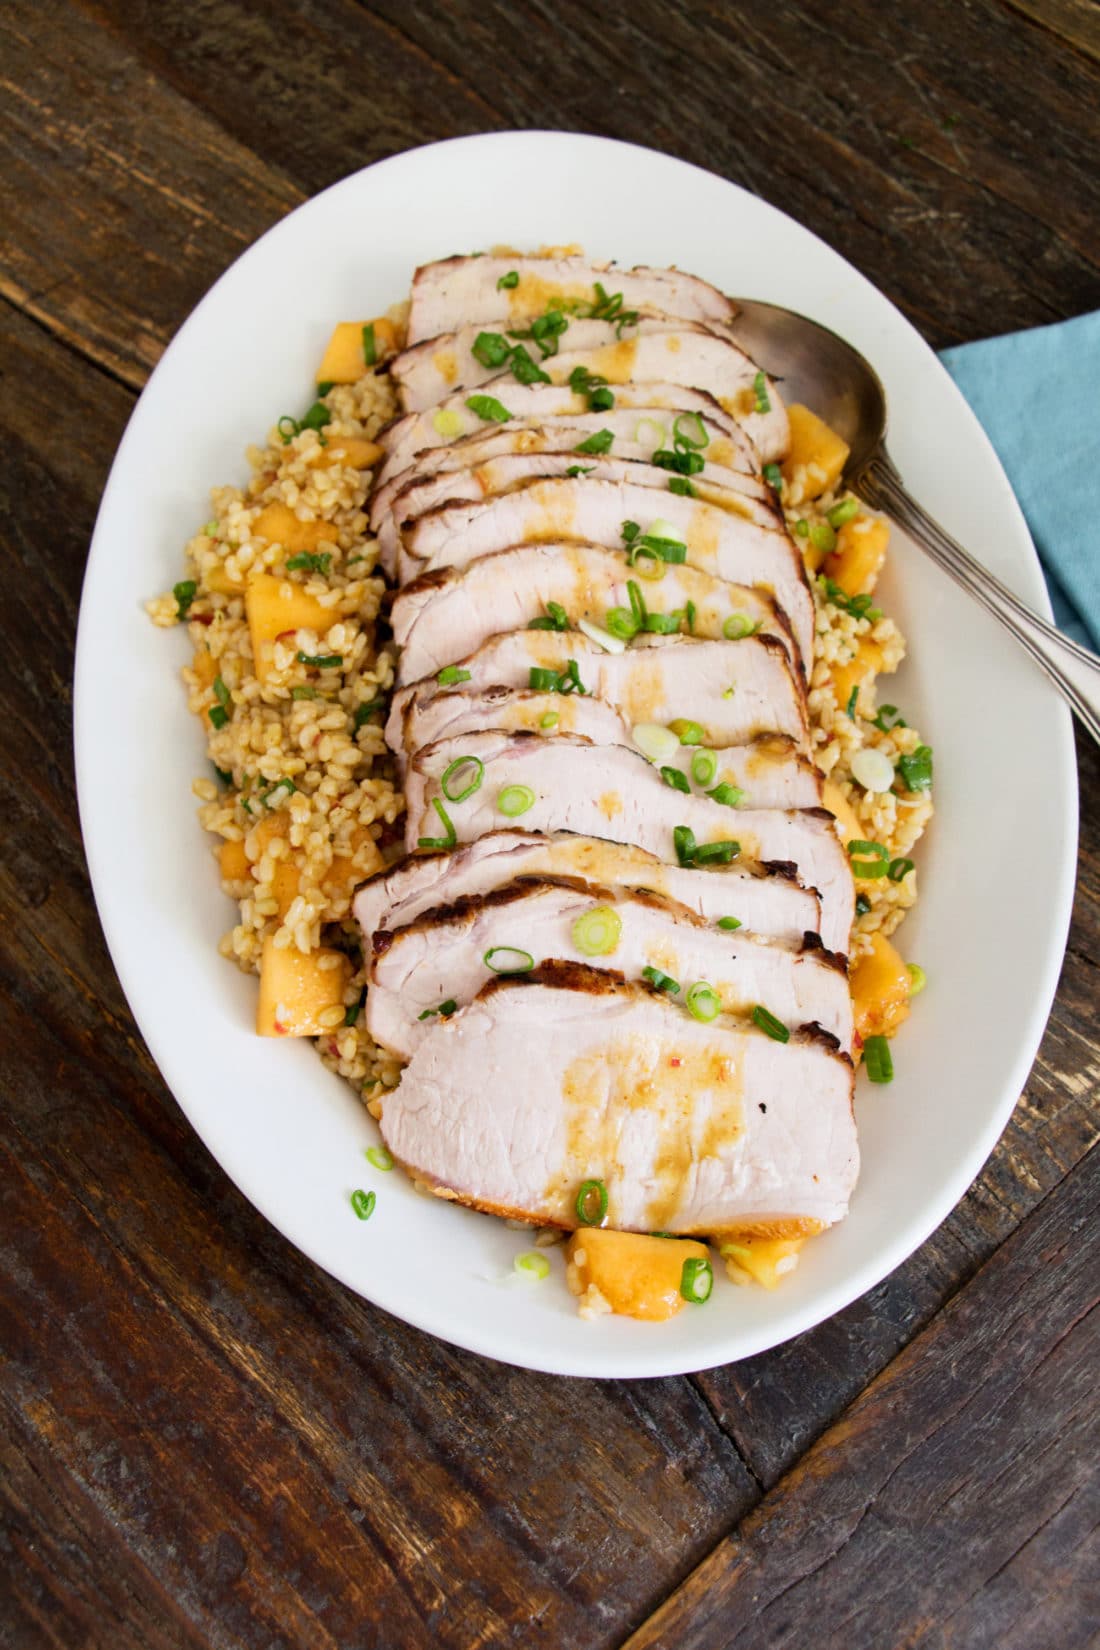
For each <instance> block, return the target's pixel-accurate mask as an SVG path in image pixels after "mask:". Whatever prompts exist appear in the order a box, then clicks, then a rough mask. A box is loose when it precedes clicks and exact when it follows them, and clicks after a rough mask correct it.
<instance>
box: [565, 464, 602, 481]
mask: <svg viewBox="0 0 1100 1650" xmlns="http://www.w3.org/2000/svg"><path fill="white" fill-rule="evenodd" d="M595 468H596V466H595V465H594V464H587V465H586V464H571V465H570V466H569V468H568V470H566V472H565V474H566V478H567V479H568V480H569V481H574V480H576V478H577V476H590V475H591V474H592V471H593V470H594V469H595Z"/></svg>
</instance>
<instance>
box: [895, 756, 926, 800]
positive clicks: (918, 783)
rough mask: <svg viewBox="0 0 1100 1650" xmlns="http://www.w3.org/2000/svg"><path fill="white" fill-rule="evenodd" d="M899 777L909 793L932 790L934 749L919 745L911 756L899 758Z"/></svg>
mask: <svg viewBox="0 0 1100 1650" xmlns="http://www.w3.org/2000/svg"><path fill="white" fill-rule="evenodd" d="M898 775H899V777H900V778H901V782H902V784H903V785H904V786H905V789H906V790H907V791H929V790H931V789H932V747H931V746H930V745H918V746H917V748H916V750H915V751H914V752H913V754H912V755H911V756H899V757H898Z"/></svg>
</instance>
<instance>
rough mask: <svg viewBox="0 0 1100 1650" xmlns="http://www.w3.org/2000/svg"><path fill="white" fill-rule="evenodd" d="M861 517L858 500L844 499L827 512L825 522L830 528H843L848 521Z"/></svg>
mask: <svg viewBox="0 0 1100 1650" xmlns="http://www.w3.org/2000/svg"><path fill="white" fill-rule="evenodd" d="M858 515H859V500H858V499H857V498H842V499H841V500H840V501H839V502H838V503H837V504H834V505H833V507H832V509H831V510H826V512H825V520H826V521H827V522H828V523H829V526H830V527H843V526H844V523H845V522H846V521H851V519H852V517H853V516H858Z"/></svg>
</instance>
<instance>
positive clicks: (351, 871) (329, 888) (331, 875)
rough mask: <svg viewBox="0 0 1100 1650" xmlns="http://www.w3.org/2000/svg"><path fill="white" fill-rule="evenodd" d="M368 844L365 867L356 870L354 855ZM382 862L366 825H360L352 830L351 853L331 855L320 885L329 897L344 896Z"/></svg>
mask: <svg viewBox="0 0 1100 1650" xmlns="http://www.w3.org/2000/svg"><path fill="white" fill-rule="evenodd" d="M368 844H369V847H370V852H369V853H368V854H367V856H366V869H365V870H356V868H355V864H354V860H355V856H356V855H357V854H359V853H360V850H362V849H363V848H365V847H366V846H367V845H368ZM383 864H384V861H383V859H382V854H381V851H380V850H379V847H378V844H377V843H376V842H375V841H374V839H373V838H372V836H371V834H370V831H369V829H368V828H367V826H366V825H360V826H358V827H357V828H356V829H355V830H354V831H353V832H352V836H351V853H350V854H334V855H333V857H332V864H331V865H330V866H329V868H328V870H327V871H326V872H325V875H324V878H323V880H322V883H321V886H322V888H323V889H324V891H325V893H326V894H327V895H328V897H329V899H340V898H343V897H346V896H347V895H349V894H350V893H351V890H352V889H353V888H354V887H356V886H357V885H358V884H359V883H360V882H363V881H365V880H366V878H367V877H372V876H374V875H375V873H376V872H377V871H380V870H381V869H382V866H383Z"/></svg>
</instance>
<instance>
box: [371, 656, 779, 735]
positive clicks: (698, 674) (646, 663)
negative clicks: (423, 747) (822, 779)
mask: <svg viewBox="0 0 1100 1650" xmlns="http://www.w3.org/2000/svg"><path fill="white" fill-rule="evenodd" d="M571 662H575V664H576V671H577V675H578V676H579V678H580V682H581V686H582V687H583V689H584V691H585V692H586V693H591V694H593V695H594V696H595V697H596V698H597V699H602V700H604V701H605V703H607V704H609V705H612V706H613V707H614V708H615V709H616V710H617V711H618V712H619V713H620V714H621V715H622V716H623V718H624V719H625V720H626V721H627V722H629V724H630V726H631V727H634V726H635V725H636V724H637V723H639V722H657V723H660V724H661V725H662V726H667V725H668V723H669V722H673V721H676V720H678V719H680V718H683V719H684V720H686V721H692V722H698V723H699V725H700V727H701V728H702V729H703V739H704V743H706V744H707V745H711V746H714V747H715V748H724V747H725V746H727V745H743V744H745V743H747V742H748V741H749V740H750V739H755V738H757V737H758V736H759V735H760V734H766V733H781V734H786V735H787V737H788V738H791V739H794V740H795V741H796V742H797V743H798V744H799V746H800V747H807V748H808V737H809V736H808V732H807V722H806V710H805V699H804V696H803V693H802V688H801V686H800V684H799V683H798V682H797V681H796V680H795V678H794V675H793V674H792V671H791V666H790V661H789V659H788V658H787V655H786V652H785V651H784V649H783V647H782V646H781V645H780V643H779V642H778V641H777V640H776V639H775V637H774V636H746V637H744V638H743V639H742V640H741V641H739V642H715V641H696V640H695V639H694V638H693V637H690V636H645V637H639V638H637V639H635V640H634V641H633V642H632V643H631V644H630V646H629V647H628V648H626V649H625V651H624V652H622V653H608V652H607V651H606V650H605V649H604V648H603V647H601V646H600V644H599V643H598V642H593V641H591V640H590V639H589V638H588V637H587V636H586V635H585V634H584V632H583V631H577V630H519V631H513V632H511V633H510V634H506V635H501V636H494V637H493V638H492V639H491V640H490V641H488V642H486V643H485V645H484V646H483V647H480V648H479V649H478V650H477V652H476V653H471V654H469V655H467V657H466V658H465V659H463V660H462V661H461V663H460V664H459V665H458V666H456V667H455V668H456V669H457V670H459V671H468V672H469V675H468V677H465V678H464V679H463V681H462V686H463V687H464V688H467V689H469V691H470V692H471V693H473V692H476V691H477V690H478V689H481V688H490V687H511V688H530V687H531V684H532V676H531V672H532V670H535V671H549V672H556V673H557V676H558V680H559V681H561V680H564V681H565V682H566V684H567V685H568V681H569V679H570V678H569V675H568V673H569V671H570V668H571ZM540 681H541V678H538V677H536V678H535V687H536V689H537V688H538V687H539V685H540ZM452 691H453V689H452V688H450V687H445V686H443V687H441V686H440V685H439V684H438V683H437V682H435V681H434V680H428V681H426V682H422V683H420V684H414V685H412V686H409V687H403V688H401V689H400V690H399V691H398V692H397V693H395V694H394V697H393V700H392V703H391V706H390V715H389V720H388V722H387V723H386V743H387V744H388V745H389V746H390V749H391V750H394V749H396V748H397V746H398V744H399V742H400V739H401V731H402V724H403V722H404V718H405V714H406V711H407V710H408V708H409V701H410V699H411V698H412V696H413V694H414V693H415V694H416V695H417V696H418V700H419V703H420V704H421V705H423V704H424V703H425V702H426V701H427V700H428V699H429V698H430V697H431V695H432V694H435V693H442V692H446V693H449V692H452ZM559 697H562V698H568V697H570V695H569V694H568V693H566V694H561V695H559Z"/></svg>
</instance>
